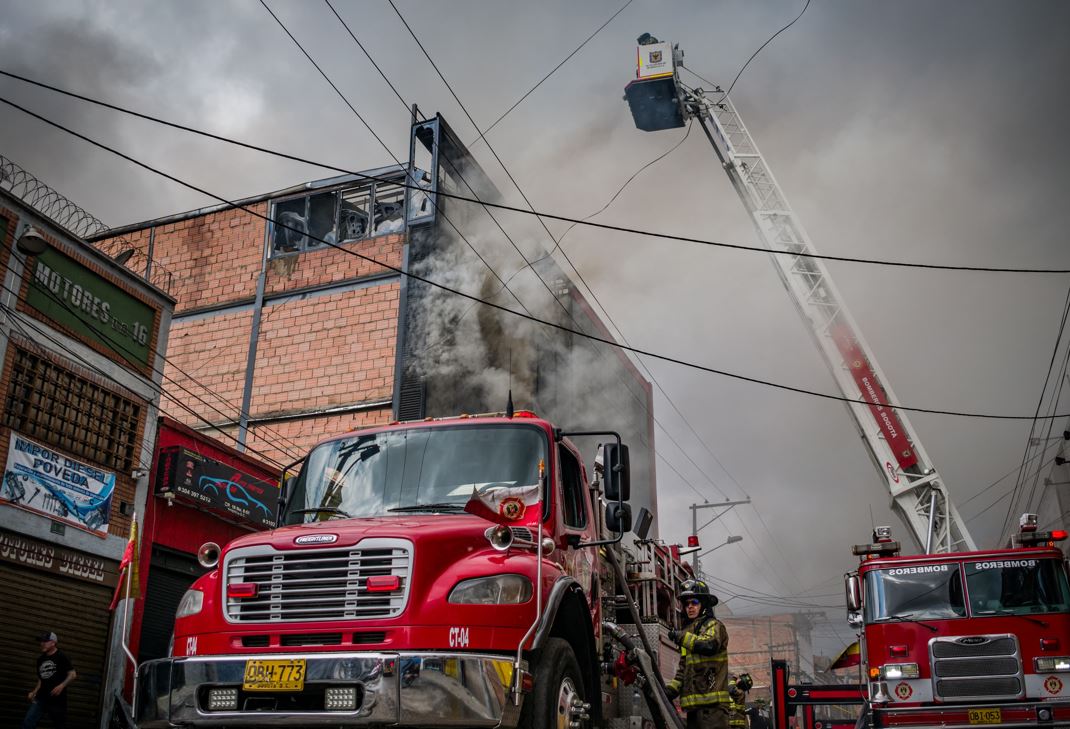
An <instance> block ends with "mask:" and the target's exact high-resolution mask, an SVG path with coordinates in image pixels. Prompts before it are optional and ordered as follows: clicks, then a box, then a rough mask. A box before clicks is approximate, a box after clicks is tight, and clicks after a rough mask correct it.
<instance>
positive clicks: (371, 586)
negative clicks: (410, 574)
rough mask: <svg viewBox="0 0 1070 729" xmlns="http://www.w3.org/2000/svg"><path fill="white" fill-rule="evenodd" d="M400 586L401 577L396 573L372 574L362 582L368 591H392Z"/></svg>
mask: <svg viewBox="0 0 1070 729" xmlns="http://www.w3.org/2000/svg"><path fill="white" fill-rule="evenodd" d="M400 588H401V578H400V577H398V576H397V575H373V576H371V577H369V578H368V581H367V582H365V583H364V589H365V590H367V591H368V592H394V591H395V590H399V589H400Z"/></svg>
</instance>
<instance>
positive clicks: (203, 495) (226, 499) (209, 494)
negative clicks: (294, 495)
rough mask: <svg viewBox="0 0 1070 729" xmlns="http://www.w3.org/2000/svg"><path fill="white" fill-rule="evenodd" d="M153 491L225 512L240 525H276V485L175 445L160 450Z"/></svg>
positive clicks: (277, 491)
mask: <svg viewBox="0 0 1070 729" xmlns="http://www.w3.org/2000/svg"><path fill="white" fill-rule="evenodd" d="M156 490H157V492H158V493H168V492H170V493H173V494H175V495H176V496H177V497H179V498H181V499H183V500H185V501H189V502H192V503H195V504H199V505H201V506H203V507H205V508H208V509H215V510H219V511H223V512H226V513H227V514H230V515H232V516H236V517H238V519H239V520H241V521H243V522H247V523H250V524H255V525H257V526H261V527H269V528H274V526H275V514H276V511H277V510H278V506H279V487H278V485H277V484H274V483H271V482H270V481H264V480H263V479H259V478H257V477H255V476H251V475H249V474H248V473H246V472H244V471H242V470H240V469H238V468H235V467H234V466H229V465H227V464H225V463H221V462H220V461H217V460H215V459H214V458H209V457H208V456H203V455H201V454H199V453H194V452H193V451H190V450H188V449H186V448H180V447H177V446H175V447H172V448H166V449H163V450H161V451H160V458H159V465H158V472H157V474H156Z"/></svg>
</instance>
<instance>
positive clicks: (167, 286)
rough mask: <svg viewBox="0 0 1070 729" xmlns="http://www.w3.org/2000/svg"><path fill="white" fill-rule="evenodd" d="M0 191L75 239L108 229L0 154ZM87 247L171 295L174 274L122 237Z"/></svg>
mask: <svg viewBox="0 0 1070 729" xmlns="http://www.w3.org/2000/svg"><path fill="white" fill-rule="evenodd" d="M0 189H3V190H5V191H7V192H8V193H10V194H11V195H13V196H15V197H17V198H18V199H19V200H22V201H23V202H24V203H26V204H27V205H29V206H30V207H32V208H33V209H34V210H36V211H37V212H39V213H41V214H42V215H44V216H45V217H47V218H49V219H50V220H52V221H53V222H55V223H56V224H57V225H59V226H61V227H63V228H65V229H67V230H68V231H70V232H71V233H74V234H75V235H76V236H78V237H79V238H82V239H85V238H88V237H90V236H94V235H100V234H101V233H106V232H107V231H108V230H109V227H108V225H107V224H105V223H104V221H102V220H101V219H100V218H98V217H97V216H95V215H93V214H92V213H90V212H88V211H87V210H86V209H85V208H83V207H81V206H80V205H77V204H75V203H74V202H72V201H71V200H70V199H68V198H67V197H66V196H64V195H63V194H61V193H59V192H57V191H56V190H54V189H53V188H51V187H49V186H48V185H47V184H45V183H44V182H42V181H41V180H39V179H37V177H35V176H34V175H33V174H32V173H30V172H27V171H26V170H25V169H24V168H23V167H22V166H20V165H19V164H18V163H16V162H14V161H12V160H10V159H8V158H7V157H5V156H4V155H2V154H0ZM90 245H92V246H93V247H94V248H96V249H97V250H99V251H101V252H102V253H104V254H105V255H107V256H109V257H111V258H113V259H116V260H117V262H119V263H120V264H121V265H122V266H124V267H125V268H127V269H128V270H129V271H131V272H132V273H134V274H135V275H137V276H139V277H140V278H143V279H145V280H146V281H148V282H149V283H151V284H152V285H153V286H156V287H157V288H159V289H161V290H162V291H164V292H165V293H167V294H170V293H171V286H172V284H173V281H174V275H173V274H172V273H171V272H170V271H168V270H167V268H166V267H164V266H162V265H161V264H159V263H157V262H155V261H150V260H149V258H148V257H147V256H146V255H145V253H144V252H143V251H141V250H138V249H137V248H135V247H134V246H132V245H131V244H130V243H129V241H127V240H126V239H125V238H122V237H116V238H108V239H105V240H102V241H97V242H96V243H92V244H90ZM127 251H130V252H129V253H128V252H127ZM124 254H125V255H124Z"/></svg>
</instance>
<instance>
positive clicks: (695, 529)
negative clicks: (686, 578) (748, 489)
mask: <svg viewBox="0 0 1070 729" xmlns="http://www.w3.org/2000/svg"><path fill="white" fill-rule="evenodd" d="M749 503H750V497H749V496H748V497H747V498H745V499H742V500H740V501H720V502H717V503H713V504H711V503H709V502H706V503H705V504H691V507H690V508H691V536H693V537H695V539H696V540H697V539H698V533H699V530H700V529H705V528H706V527H708V526H709V525H710V524H712V523H713V522H715V521H717V520H718V519H720V518H721V516H722V514H718V515H717V516H715V517H713V518H712V519H710V520H709V521H708V522H706V523H705V524H703V525H702V526H701V527H700V526H699V525H698V510H699V509H730V508H732V507H733V506H739V505H740V504H749ZM725 513H727V512H725ZM688 546H691V545H688ZM696 546H697V545H696ZM691 566H692V567H693V568H694V569H695V576H696V577H697V576H698V574H699V557H698V550H695V554H694V555H692V557H691Z"/></svg>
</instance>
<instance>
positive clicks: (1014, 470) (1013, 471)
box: [958, 438, 1061, 510]
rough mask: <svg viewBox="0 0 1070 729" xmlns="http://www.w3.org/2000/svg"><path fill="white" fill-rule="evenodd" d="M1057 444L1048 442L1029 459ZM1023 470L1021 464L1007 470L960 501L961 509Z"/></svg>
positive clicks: (1033, 458)
mask: <svg viewBox="0 0 1070 729" xmlns="http://www.w3.org/2000/svg"><path fill="white" fill-rule="evenodd" d="M1060 440H1061V438H1060ZM1057 445H1059V443H1058V441H1055V442H1052V443H1048V444H1047V445H1046V446H1044V448H1043V449H1041V451H1040V452H1039V453H1036V454H1034V455H1032V456H1030V457H1029V460H1030V461H1035V460H1036V459H1038V458H1040V457H1041V456H1043V455H1044V454H1045V453H1047V452H1048V449H1049V448H1052V447H1054V446H1057ZM1021 472H1022V467H1021V466H1015V467H1014V468H1012V469H1011V470H1010V471H1007V472H1006V473H1005V474H1003V475H1002V476H1000V477H999V478H998V479H996V480H995V481H993V482H992V483H990V484H988V485H987V486H985V487H984V488H983V489H981V490H980V491H978V492H977V493H976V494H974V495H973V496H971V497H970V498H968V499H966V500H964V501H962V502H960V503H959V504H958V508H959V509H960V510H961V509H962V507H964V506H965V505H966V504H968V503H970V502H971V501H973V500H974V499H977V498H979V497H981V496H983V495H984V494H986V493H988V492H989V491H991V490H992V489H993V488H995V487H996V486H998V485H999V484H1001V483H1003V481H1004V480H1006V479H1007V478H1009V477H1010V476H1013V475H1014V474H1016V473H1017V474H1020V473H1021Z"/></svg>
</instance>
